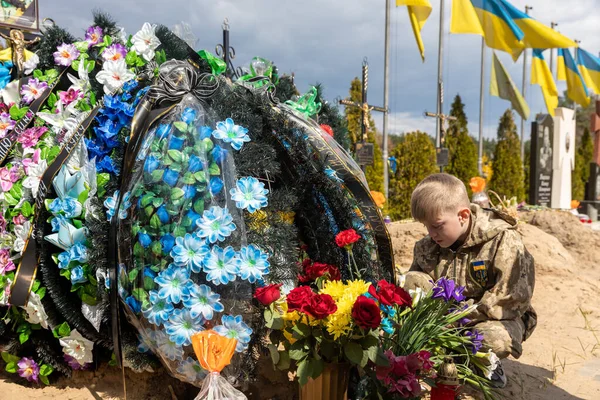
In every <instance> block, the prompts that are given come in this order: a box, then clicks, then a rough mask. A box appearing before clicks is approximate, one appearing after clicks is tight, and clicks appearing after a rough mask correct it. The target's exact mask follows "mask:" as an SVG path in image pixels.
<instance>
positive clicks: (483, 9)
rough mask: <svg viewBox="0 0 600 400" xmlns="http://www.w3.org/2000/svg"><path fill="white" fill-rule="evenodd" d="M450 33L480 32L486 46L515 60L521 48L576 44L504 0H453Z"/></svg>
mask: <svg viewBox="0 0 600 400" xmlns="http://www.w3.org/2000/svg"><path fill="white" fill-rule="evenodd" d="M450 32H452V33H474V34H479V35H482V36H483V37H484V38H485V43H486V45H487V46H488V47H491V48H493V49H497V50H501V51H505V52H507V53H510V54H511V55H512V57H513V59H514V60H515V61H516V60H517V58H519V55H520V54H521V52H522V51H523V49H525V48H541V49H549V48H560V47H575V46H576V45H575V42H573V41H572V40H571V39H569V38H567V37H566V36H563V35H561V34H560V33H558V32H556V31H555V30H553V29H551V28H549V27H547V26H545V25H544V24H542V23H540V22H538V21H536V20H535V19H533V18H531V17H530V16H529V15H527V14H526V13H524V12H523V11H520V10H518V9H517V8H515V7H514V6H513V5H512V4H510V3H509V2H508V1H506V0H453V1H452V19H451V22H450Z"/></svg>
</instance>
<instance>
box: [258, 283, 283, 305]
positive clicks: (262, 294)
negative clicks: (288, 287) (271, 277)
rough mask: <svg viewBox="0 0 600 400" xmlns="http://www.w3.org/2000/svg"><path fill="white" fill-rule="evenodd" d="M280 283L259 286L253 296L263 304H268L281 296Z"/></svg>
mask: <svg viewBox="0 0 600 400" xmlns="http://www.w3.org/2000/svg"><path fill="white" fill-rule="evenodd" d="M281 285H282V284H281V283H279V284H277V285H268V286H264V287H259V288H257V289H256V291H255V292H254V298H255V299H256V300H258V301H259V302H260V304H262V305H263V306H268V305H270V304H271V303H273V302H274V301H276V300H278V299H279V298H280V297H281V291H280V290H279V288H280V287H281Z"/></svg>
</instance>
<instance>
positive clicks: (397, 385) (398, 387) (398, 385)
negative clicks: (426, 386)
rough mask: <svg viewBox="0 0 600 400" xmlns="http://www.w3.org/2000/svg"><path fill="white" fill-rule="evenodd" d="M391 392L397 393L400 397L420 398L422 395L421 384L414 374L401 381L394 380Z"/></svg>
mask: <svg viewBox="0 0 600 400" xmlns="http://www.w3.org/2000/svg"><path fill="white" fill-rule="evenodd" d="M390 386H391V387H390V391H391V392H396V393H398V394H399V395H400V397H404V398H410V397H418V396H419V395H420V394H421V384H419V380H418V379H417V377H416V376H415V375H413V374H409V375H406V376H404V377H402V378H401V379H394V380H392V382H391V385H390Z"/></svg>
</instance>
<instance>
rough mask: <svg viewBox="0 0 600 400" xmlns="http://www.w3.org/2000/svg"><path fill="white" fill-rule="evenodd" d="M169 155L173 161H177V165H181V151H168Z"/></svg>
mask: <svg viewBox="0 0 600 400" xmlns="http://www.w3.org/2000/svg"><path fill="white" fill-rule="evenodd" d="M167 154H168V155H169V157H170V158H171V160H173V161H175V162H176V163H181V162H182V160H183V153H182V152H180V151H179V150H173V149H172V150H168V151H167Z"/></svg>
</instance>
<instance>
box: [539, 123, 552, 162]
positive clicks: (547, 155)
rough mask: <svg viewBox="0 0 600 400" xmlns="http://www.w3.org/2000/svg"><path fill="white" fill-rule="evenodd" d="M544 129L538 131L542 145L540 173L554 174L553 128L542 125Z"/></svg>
mask: <svg viewBox="0 0 600 400" xmlns="http://www.w3.org/2000/svg"><path fill="white" fill-rule="evenodd" d="M540 127H541V128H543V129H539V130H538V135H539V136H540V137H539V138H538V140H539V141H540V143H541V146H540V158H539V160H540V172H541V173H543V174H551V173H552V142H551V132H550V128H551V126H548V125H545V126H544V125H542V126H540Z"/></svg>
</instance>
